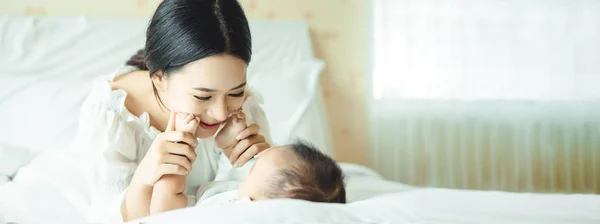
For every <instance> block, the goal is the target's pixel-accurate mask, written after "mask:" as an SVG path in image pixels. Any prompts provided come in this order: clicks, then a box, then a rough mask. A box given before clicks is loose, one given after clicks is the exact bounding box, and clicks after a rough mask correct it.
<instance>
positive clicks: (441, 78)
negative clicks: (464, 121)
mask: <svg viewBox="0 0 600 224" xmlns="http://www.w3.org/2000/svg"><path fill="white" fill-rule="evenodd" d="M374 7H375V8H374V23H375V24H374V40H375V47H374V73H373V90H374V92H373V94H374V96H375V98H376V99H380V98H384V97H393V98H401V99H461V100H462V99H466V100H478V99H518V100H521V99H525V100H570V99H578V100H589V99H599V98H600V88H599V87H598V85H599V84H600V44H599V43H600V41H599V40H600V13H599V12H600V1H597V0H526V1H523V0H376V1H375V4H374Z"/></svg>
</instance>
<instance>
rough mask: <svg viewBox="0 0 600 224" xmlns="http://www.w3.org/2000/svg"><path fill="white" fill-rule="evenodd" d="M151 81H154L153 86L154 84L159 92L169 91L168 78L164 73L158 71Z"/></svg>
mask: <svg viewBox="0 0 600 224" xmlns="http://www.w3.org/2000/svg"><path fill="white" fill-rule="evenodd" d="M150 79H152V84H154V87H156V90H157V91H158V92H165V91H167V77H166V76H165V75H164V73H163V72H162V71H157V72H156V73H154V74H153V75H152V76H151V78H150Z"/></svg>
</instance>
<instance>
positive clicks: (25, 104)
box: [0, 77, 92, 157]
mask: <svg viewBox="0 0 600 224" xmlns="http://www.w3.org/2000/svg"><path fill="white" fill-rule="evenodd" d="M0 83H8V86H12V87H17V88H15V89H13V90H6V89H3V88H2V89H0V111H1V113H0V124H2V125H1V126H0V133H2V135H0V142H6V143H8V144H11V145H13V146H18V147H23V148H27V149H30V150H32V151H34V152H40V151H45V150H51V149H64V148H65V147H67V146H68V145H69V143H70V141H71V140H72V139H73V137H74V136H75V133H77V123H78V119H77V118H78V117H79V108H80V107H81V105H82V104H83V100H84V99H85V97H86V96H87V94H88V93H89V89H90V86H91V84H92V80H91V78H88V79H75V78H70V79H57V78H47V79H44V80H41V81H38V80H37V79H29V78H8V77H0ZM0 157H1V156H0Z"/></svg>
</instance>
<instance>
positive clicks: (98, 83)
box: [71, 66, 271, 223]
mask: <svg viewBox="0 0 600 224" xmlns="http://www.w3.org/2000/svg"><path fill="white" fill-rule="evenodd" d="M134 70H136V68H135V67H131V66H124V67H122V68H121V69H119V70H118V71H117V72H116V73H114V74H112V75H108V76H101V77H98V78H96V79H95V80H94V83H93V86H92V89H91V91H90V93H89V95H88V97H87V98H86V100H85V102H84V104H83V106H82V108H81V111H80V118H79V129H78V133H77V136H76V138H75V140H74V141H73V144H72V146H71V151H73V152H74V153H77V154H81V155H84V156H83V157H84V158H89V161H86V162H87V163H86V164H88V165H87V166H86V167H84V168H83V169H84V172H86V182H87V186H88V190H89V193H90V201H91V209H89V210H90V214H88V220H87V221H88V222H110V223H118V222H121V221H122V217H121V213H120V206H121V203H122V201H123V199H124V195H125V192H126V190H127V187H128V185H129V182H130V180H131V177H132V176H133V173H134V171H135V169H136V167H137V166H138V163H139V162H140V161H141V159H142V158H143V157H144V155H146V152H147V151H148V149H149V147H150V145H151V144H152V142H153V140H154V139H155V138H156V136H157V135H158V134H160V131H158V130H157V129H156V128H154V127H152V126H150V117H149V116H148V113H143V114H142V115H141V116H139V117H138V116H135V115H134V114H132V113H131V112H129V111H128V110H127V108H126V107H125V98H126V97H127V93H126V92H125V91H123V90H112V88H111V85H110V83H111V81H112V80H113V79H114V78H115V77H117V76H119V75H121V74H125V73H128V72H131V71H134ZM247 91H248V94H249V97H248V98H247V100H246V101H245V102H244V104H243V107H242V109H243V111H244V112H245V113H246V117H247V123H248V124H253V123H256V124H258V125H259V126H260V134H261V135H263V136H264V137H265V139H266V140H267V142H269V143H271V141H270V136H269V134H268V133H269V132H268V127H269V126H268V123H267V120H266V116H265V114H264V111H263V110H262V108H261V107H260V104H262V99H261V97H260V95H258V94H257V93H256V92H251V90H250V89H248V90H247ZM198 143H199V144H198V147H196V149H195V151H196V153H197V159H196V161H195V162H194V164H193V165H192V171H191V173H190V174H189V175H188V176H187V188H186V191H185V194H186V195H188V199H189V203H188V204H189V205H193V204H195V201H196V200H195V196H193V195H194V193H196V191H197V189H198V188H199V186H200V185H201V184H205V183H209V182H212V181H220V180H242V179H243V178H245V177H246V175H247V173H248V170H249V168H250V167H251V166H252V165H253V162H254V161H251V162H248V163H246V164H245V165H244V166H243V167H241V168H238V169H234V168H233V167H232V165H231V164H230V163H229V161H228V159H227V158H226V157H225V155H224V154H223V153H222V151H221V149H219V148H217V147H216V146H215V145H214V143H213V139H212V138H209V139H199V141H198Z"/></svg>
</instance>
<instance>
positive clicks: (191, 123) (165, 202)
mask: <svg viewBox="0 0 600 224" xmlns="http://www.w3.org/2000/svg"><path fill="white" fill-rule="evenodd" d="M197 127H198V120H196V118H195V117H194V116H192V115H190V114H184V113H180V114H177V117H176V120H175V129H176V130H178V131H185V132H188V133H192V134H194V133H195V132H196V128H197ZM185 178H186V176H182V175H164V176H162V177H161V178H160V179H159V180H158V181H157V182H156V183H155V184H154V188H153V190H152V199H151V200H150V214H155V213H159V212H165V211H170V210H173V209H178V208H185V207H186V206H187V203H188V202H187V197H186V196H185V195H184V194H183V192H184V191H185V187H186V186H185V182H186V180H185Z"/></svg>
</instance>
